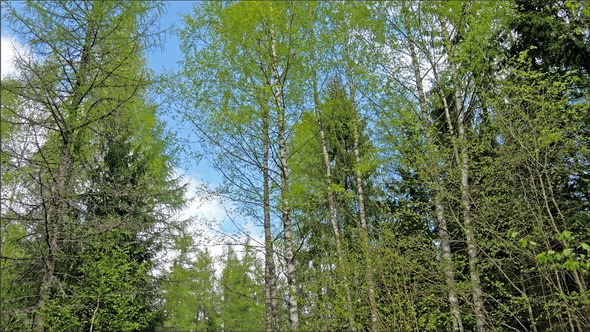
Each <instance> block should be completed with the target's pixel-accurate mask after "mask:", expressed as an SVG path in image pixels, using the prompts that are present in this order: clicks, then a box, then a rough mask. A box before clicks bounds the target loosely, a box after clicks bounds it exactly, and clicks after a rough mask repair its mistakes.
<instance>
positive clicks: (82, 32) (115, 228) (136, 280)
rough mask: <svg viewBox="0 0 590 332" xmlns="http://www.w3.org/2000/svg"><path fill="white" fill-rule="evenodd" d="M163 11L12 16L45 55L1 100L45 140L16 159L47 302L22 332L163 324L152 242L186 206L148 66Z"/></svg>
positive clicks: (67, 9)
mask: <svg viewBox="0 0 590 332" xmlns="http://www.w3.org/2000/svg"><path fill="white" fill-rule="evenodd" d="M160 8H161V4H160V3H143V2H135V3H124V2H108V3H104V2H51V3H34V2H30V3H26V4H25V5H24V7H23V8H22V9H20V8H15V7H12V6H10V5H8V6H7V12H6V15H7V17H8V18H9V20H10V21H11V22H12V23H13V25H14V27H15V29H16V31H18V32H19V33H21V34H22V36H23V37H24V38H25V39H26V40H27V41H28V44H29V45H30V47H31V49H32V52H33V54H35V56H30V57H26V56H24V55H22V56H21V57H20V59H19V62H18V69H19V72H20V76H19V77H18V78H17V79H16V81H15V83H14V84H12V85H10V86H5V85H3V88H7V90H9V92H10V93H11V94H13V95H14V96H16V97H15V98H16V101H18V103H14V104H13V103H6V100H5V99H4V98H3V99H2V109H3V113H5V112H7V113H10V114H13V119H14V120H15V122H16V123H19V124H20V125H22V126H23V127H24V128H23V129H25V130H28V131H29V132H32V133H34V136H35V144H34V146H32V147H31V150H30V151H29V152H28V154H25V155H24V156H23V155H21V156H13V157H16V158H22V159H21V160H22V163H21V164H22V165H23V166H21V167H20V169H19V171H20V172H23V174H26V175H27V177H28V179H27V181H26V182H23V183H22V188H23V189H24V188H26V190H27V196H26V197H23V198H22V199H20V200H19V201H18V202H17V203H18V205H19V206H18V207H15V208H14V210H15V211H19V214H20V216H19V217H18V222H19V223H20V224H22V225H23V226H25V227H26V228H27V231H28V234H27V236H26V237H24V238H22V239H21V240H20V242H21V243H20V245H22V246H31V248H35V250H29V251H28V252H27V259H29V260H30V262H32V263H33V266H36V267H37V268H38V271H40V274H32V275H30V274H29V275H27V276H26V278H27V279H28V280H27V279H25V280H27V281H26V282H27V283H28V284H29V285H30V288H29V289H30V290H35V291H36V292H37V295H36V297H35V298H36V301H35V304H34V308H33V309H34V310H30V311H29V312H31V313H32V317H30V318H31V320H28V318H25V319H23V320H21V325H20V326H21V327H22V328H32V329H33V330H37V331H43V330H46V329H78V328H82V329H90V330H93V329H104V328H107V329H122V330H128V329H152V328H155V326H156V325H158V324H159V322H158V318H157V317H158V313H157V312H158V310H156V309H155V307H154V306H155V284H154V282H153V280H152V278H151V277H150V270H151V269H152V267H153V263H152V257H153V251H154V250H155V247H154V246H153V245H154V244H155V242H154V241H155V237H154V233H152V232H153V231H154V229H155V227H156V226H158V227H162V226H165V223H166V222H167V219H168V212H170V211H171V210H172V209H174V207H177V206H179V205H180V204H181V196H182V195H181V194H182V191H181V190H180V189H179V187H178V185H177V184H176V182H175V181H171V180H170V176H171V171H172V169H171V167H170V164H169V160H168V157H166V155H165V154H164V147H165V143H164V142H163V141H162V140H161V138H160V133H159V128H158V124H157V120H156V118H155V113H154V108H153V107H151V106H149V105H148V103H147V102H146V101H145V91H146V87H147V86H148V84H149V80H148V73H147V72H146V71H145V70H144V69H143V66H144V60H143V58H142V56H143V52H145V50H146V49H147V48H149V47H150V46H151V45H153V41H154V40H153V38H154V37H155V36H156V34H154V31H153V28H154V25H153V23H154V20H155V19H156V17H157V14H158V12H159V10H160ZM3 180H4V178H3ZM123 267H125V268H123ZM117 268H122V270H121V271H120V274H117V275H119V276H120V278H119V280H118V281H119V282H120V281H121V280H125V281H124V282H120V283H119V284H117V283H116V282H115V280H113V279H112V278H108V277H107V276H109V275H111V276H112V277H114V276H115V275H113V274H112V273H111V274H109V271H111V272H112V271H113V270H114V269H117ZM21 273H23V276H24V275H26V274H27V271H26V270H21ZM115 286H119V288H116V287H115ZM114 293H117V294H114ZM83 298H85V299H83ZM131 303H132V304H131ZM56 306H57V308H58V309H59V310H55V308H56ZM21 309H25V308H21ZM66 316H67V317H69V318H68V319H65V317H66ZM112 317H119V320H113V319H112ZM67 321H69V322H70V323H71V324H74V325H71V324H70V325H68V324H66V322H67ZM75 324H78V325H75ZM80 324H81V325H80Z"/></svg>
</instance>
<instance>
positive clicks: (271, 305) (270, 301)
mask: <svg viewBox="0 0 590 332" xmlns="http://www.w3.org/2000/svg"><path fill="white" fill-rule="evenodd" d="M262 121H263V130H264V142H263V146H264V147H263V149H264V156H263V165H262V167H263V169H262V172H263V182H264V190H263V191H264V192H263V200H264V203H263V204H264V290H265V295H266V296H265V309H266V311H265V312H266V331H268V332H272V331H279V327H280V325H279V306H278V302H277V278H276V268H275V262H274V249H273V246H274V245H273V240H272V233H271V227H270V189H269V182H270V175H269V168H268V159H269V145H270V138H269V136H268V133H269V114H268V110H265V113H264V118H263V120H262Z"/></svg>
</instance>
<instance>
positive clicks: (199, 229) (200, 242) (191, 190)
mask: <svg viewBox="0 0 590 332" xmlns="http://www.w3.org/2000/svg"><path fill="white" fill-rule="evenodd" d="M175 172H176V176H177V177H180V178H181V182H182V183H186V184H187V191H186V194H185V198H186V199H187V200H188V204H187V206H186V207H185V208H184V209H183V210H182V211H180V212H179V213H178V215H177V217H178V218H179V219H181V220H190V222H189V223H188V227H187V229H186V232H187V233H189V234H191V235H193V239H194V240H195V244H196V245H197V246H198V247H199V248H201V249H203V248H207V249H208V250H209V253H210V254H211V256H212V257H213V258H214V261H215V263H214V264H215V270H216V275H217V276H218V277H219V276H220V275H221V270H222V268H223V266H222V262H221V260H222V259H223V255H224V253H225V252H226V249H227V248H226V247H227V244H228V243H230V244H231V245H232V247H233V248H234V250H235V251H236V253H237V254H238V256H239V257H241V256H242V255H243V251H244V247H243V243H245V241H246V235H245V234H244V232H248V233H249V235H248V236H249V237H250V245H252V246H254V247H255V248H256V250H258V251H259V253H258V255H259V257H260V258H263V257H264V256H263V255H262V254H261V250H260V249H261V245H263V243H264V234H263V233H262V228H261V227H259V226H257V225H255V224H254V223H252V222H251V221H248V220H249V219H248V218H245V217H244V216H240V215H239V213H237V212H236V211H235V210H236V208H235V205H234V204H232V203H231V202H225V201H224V200H223V199H222V198H221V197H220V196H219V195H216V194H215V193H214V191H213V190H211V188H210V184H208V183H206V182H204V181H201V180H197V179H199V178H202V177H201V176H199V175H198V174H191V175H189V174H188V173H187V172H185V171H184V170H182V169H179V168H176V169H175ZM232 220H233V221H232ZM238 220H239V221H240V222H239V223H240V224H239V225H238V224H234V223H233V222H236V223H237V222H238ZM228 225H233V227H231V226H228ZM230 228H233V229H230ZM237 228H240V229H241V230H242V231H236V229H237Z"/></svg>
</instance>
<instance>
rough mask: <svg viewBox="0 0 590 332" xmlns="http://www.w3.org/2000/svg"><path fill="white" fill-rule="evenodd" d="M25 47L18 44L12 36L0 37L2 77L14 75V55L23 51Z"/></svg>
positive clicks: (0, 73)
mask: <svg viewBox="0 0 590 332" xmlns="http://www.w3.org/2000/svg"><path fill="white" fill-rule="evenodd" d="M25 50H26V49H25V47H24V46H23V45H22V44H20V43H19V42H18V41H17V40H16V39H15V38H14V37H10V36H9V37H5V36H1V37H0V59H1V61H2V62H1V63H0V76H1V77H2V78H5V77H8V76H15V75H16V74H17V72H16V66H15V61H14V59H15V57H16V56H17V55H19V54H21V55H22V54H24V53H25Z"/></svg>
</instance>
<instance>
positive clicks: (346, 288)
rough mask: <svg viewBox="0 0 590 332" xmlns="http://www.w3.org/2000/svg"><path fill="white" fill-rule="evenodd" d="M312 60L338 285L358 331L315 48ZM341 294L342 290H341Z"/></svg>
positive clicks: (351, 327) (314, 91) (351, 325)
mask: <svg viewBox="0 0 590 332" xmlns="http://www.w3.org/2000/svg"><path fill="white" fill-rule="evenodd" d="M311 56H312V59H311V62H312V71H313V74H312V75H313V102H314V109H315V115H316V121H317V123H318V127H319V131H320V144H321V147H322V156H323V159H324V166H325V169H326V172H325V180H326V195H327V196H328V211H329V214H330V216H329V218H330V225H332V233H334V242H335V243H336V256H337V259H338V267H337V269H336V270H337V275H338V277H339V278H340V280H342V281H341V282H342V284H341V285H340V284H339V285H338V289H339V290H341V291H342V292H343V294H344V301H345V305H346V308H344V311H345V312H346V318H347V320H348V325H349V328H350V330H351V331H356V323H355V321H354V311H353V309H352V299H351V296H350V285H349V283H348V278H347V276H346V271H345V262H344V254H343V251H342V241H341V237H340V228H339V227H338V221H337V220H336V204H335V200H334V190H333V188H332V165H331V164H330V155H329V154H328V143H327V140H326V131H325V130H324V123H323V120H322V114H321V111H320V109H319V97H318V78H317V66H316V56H315V48H314V47H312V50H311ZM339 294H340V291H339Z"/></svg>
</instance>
